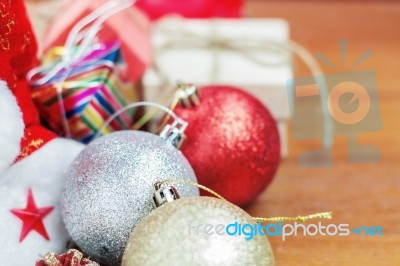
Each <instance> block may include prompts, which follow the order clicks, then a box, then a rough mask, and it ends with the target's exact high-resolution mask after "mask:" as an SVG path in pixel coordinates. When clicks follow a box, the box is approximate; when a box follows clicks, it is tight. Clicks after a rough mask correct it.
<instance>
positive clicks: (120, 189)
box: [61, 131, 199, 265]
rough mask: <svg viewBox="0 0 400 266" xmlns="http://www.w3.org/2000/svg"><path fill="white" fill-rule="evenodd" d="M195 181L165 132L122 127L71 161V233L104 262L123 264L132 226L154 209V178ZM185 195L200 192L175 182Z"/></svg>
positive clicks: (66, 200) (67, 188)
mask: <svg viewBox="0 0 400 266" xmlns="http://www.w3.org/2000/svg"><path fill="white" fill-rule="evenodd" d="M171 178H174V179H175V178H180V179H185V180H190V181H193V182H197V180H196V177H195V174H194V172H193V169H192V168H191V166H190V164H189V163H188V161H187V160H186V158H185V157H184V156H183V155H182V153H181V152H180V151H179V150H178V149H177V148H175V147H174V146H172V145H171V144H169V143H168V142H167V141H165V140H163V139H162V138H161V137H159V136H157V135H154V134H151V133H148V132H142V131H120V132H115V133H111V134H109V135H106V136H104V137H102V138H100V139H97V140H95V141H94V142H92V143H91V144H89V145H88V146H87V147H86V148H85V149H84V150H83V151H82V153H81V154H79V156H78V157H77V158H76V159H75V161H74V162H73V163H72V165H71V168H70V171H69V173H68V174H67V176H66V180H65V183H64V188H63V193H62V197H61V207H62V216H63V219H64V222H65V225H66V227H67V230H68V232H69V233H70V235H71V237H72V239H73V240H74V241H75V242H76V244H77V245H78V246H79V247H80V248H81V249H82V250H83V251H84V252H85V253H87V254H88V255H89V256H90V257H92V258H93V259H94V260H96V261H98V262H99V263H100V264H101V265H119V264H120V262H121V259H122V255H123V252H124V249H125V245H126V242H127V240H128V239H129V235H130V234H131V232H132V230H133V228H134V227H135V226H136V225H137V224H138V223H139V222H140V221H141V220H142V219H143V218H144V217H145V216H146V215H148V214H149V213H150V212H151V211H152V210H153V204H152V196H153V184H154V183H155V182H156V181H161V180H165V179H171ZM177 188H178V189H179V191H180V194H181V196H182V197H185V196H198V195H199V191H198V189H197V188H195V187H192V186H185V185H181V186H179V185H177Z"/></svg>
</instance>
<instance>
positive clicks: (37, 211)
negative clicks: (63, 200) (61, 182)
mask: <svg viewBox="0 0 400 266" xmlns="http://www.w3.org/2000/svg"><path fill="white" fill-rule="evenodd" d="M53 209H54V207H44V208H38V207H37V206H36V203H35V199H34V198H33V194H32V189H29V191H28V199H27V203H26V208H25V209H12V210H11V213H12V214H14V215H15V216H17V217H18V218H19V219H21V220H22V222H23V225H22V231H21V235H20V237H19V242H22V241H23V240H24V239H25V237H26V236H27V235H28V234H29V233H30V232H31V231H36V232H38V233H39V234H40V235H41V236H43V237H44V238H45V239H46V240H50V238H49V235H48V234H47V231H46V228H45V227H44V224H43V219H44V218H45V217H46V216H47V215H48V214H49V213H50V212H51V211H52V210H53Z"/></svg>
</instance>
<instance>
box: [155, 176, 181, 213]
mask: <svg viewBox="0 0 400 266" xmlns="http://www.w3.org/2000/svg"><path fill="white" fill-rule="evenodd" d="M154 189H155V192H154V194H153V201H154V205H155V206H156V208H158V207H160V206H161V205H163V204H165V203H167V202H172V201H175V200H177V199H180V196H179V193H178V190H177V189H176V187H174V186H170V185H168V184H167V183H165V182H156V183H155V184H154Z"/></svg>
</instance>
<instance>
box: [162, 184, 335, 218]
mask: <svg viewBox="0 0 400 266" xmlns="http://www.w3.org/2000/svg"><path fill="white" fill-rule="evenodd" d="M160 183H162V184H166V183H179V184H182V185H190V186H194V187H198V188H200V189H202V190H204V191H207V192H208V193H210V194H212V195H214V196H215V197H217V198H219V199H221V200H226V199H225V198H224V197H222V196H221V195H220V194H218V193H217V192H215V191H214V190H212V189H210V188H208V187H206V186H203V185H200V184H198V183H196V182H192V181H189V180H183V179H166V180H162V181H160ZM252 218H253V219H254V220H256V221H259V222H307V221H309V220H313V219H332V212H331V211H330V212H319V213H314V214H309V215H298V216H295V217H286V216H278V217H270V218H264V217H252Z"/></svg>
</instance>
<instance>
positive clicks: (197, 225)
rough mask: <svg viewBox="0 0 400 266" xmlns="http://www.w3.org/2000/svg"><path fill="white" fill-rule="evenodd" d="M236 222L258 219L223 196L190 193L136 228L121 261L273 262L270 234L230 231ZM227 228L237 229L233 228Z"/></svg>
mask: <svg viewBox="0 0 400 266" xmlns="http://www.w3.org/2000/svg"><path fill="white" fill-rule="evenodd" d="M235 223H236V225H237V227H238V226H239V225H244V224H251V225H254V224H255V223H256V222H255V221H254V220H253V219H252V217H250V215H248V214H247V213H246V212H245V211H243V210H242V209H240V208H239V207H237V206H236V205H233V204H231V203H229V202H227V201H224V200H220V199H215V198H210V197H190V198H182V199H179V200H176V201H173V202H171V203H166V204H164V205H162V206H161V207H159V208H157V209H156V210H154V211H153V212H151V213H150V214H149V215H148V216H147V217H146V218H144V219H143V220H142V221H141V222H140V223H139V225H138V226H137V227H136V228H135V229H134V231H133V232H132V234H131V236H130V238H129V241H128V243H127V246H126V249H125V252H124V256H123V259H122V266H154V265H164V264H165V265H167V264H168V265H174V266H187V265H191V266H273V265H275V262H274V256H273V253H272V250H271V246H270V244H269V241H268V239H267V237H266V236H261V235H259V234H258V235H256V236H253V238H252V239H249V237H246V236H245V235H243V234H242V235H240V236H239V235H238V231H237V232H236V234H235V235H228V234H227V233H226V231H225V230H226V226H228V225H229V224H235ZM231 227H232V226H231ZM237 227H236V228H237ZM237 229H238V228H237ZM247 229H249V228H247ZM229 231H230V233H234V228H233V227H232V228H230V229H229ZM246 231H248V232H249V230H246ZM246 238H247V239H246Z"/></svg>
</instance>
